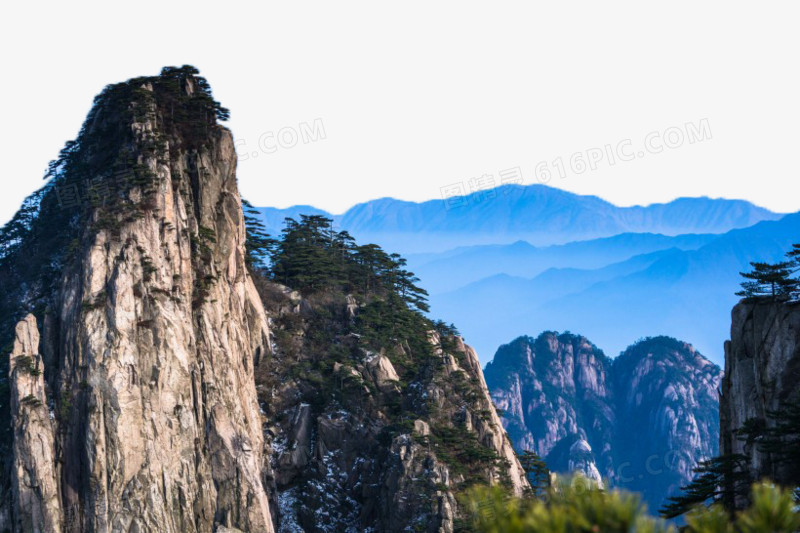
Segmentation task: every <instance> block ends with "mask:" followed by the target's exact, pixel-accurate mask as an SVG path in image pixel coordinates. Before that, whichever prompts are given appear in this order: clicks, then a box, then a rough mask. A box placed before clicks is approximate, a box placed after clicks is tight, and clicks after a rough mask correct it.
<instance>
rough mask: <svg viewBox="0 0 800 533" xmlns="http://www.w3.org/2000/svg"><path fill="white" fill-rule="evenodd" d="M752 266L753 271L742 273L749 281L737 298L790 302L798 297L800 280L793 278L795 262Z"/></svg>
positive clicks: (745, 283)
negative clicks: (789, 300)
mask: <svg viewBox="0 0 800 533" xmlns="http://www.w3.org/2000/svg"><path fill="white" fill-rule="evenodd" d="M790 253H791V252H790ZM750 264H751V265H752V267H753V270H752V271H750V272H741V275H742V277H744V278H745V279H746V280H747V281H744V282H742V290H741V291H739V292H737V293H736V296H741V297H743V298H771V299H772V300H788V299H792V298H794V297H796V296H797V294H798V292H799V291H800V280H797V279H796V278H793V277H792V274H793V273H794V269H793V266H794V263H793V262H791V261H783V262H780V263H760V262H751V263H750Z"/></svg>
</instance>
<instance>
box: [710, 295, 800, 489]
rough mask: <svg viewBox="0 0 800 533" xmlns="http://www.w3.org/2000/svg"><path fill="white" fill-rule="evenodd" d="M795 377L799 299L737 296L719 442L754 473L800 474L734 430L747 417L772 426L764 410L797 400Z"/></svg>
mask: <svg viewBox="0 0 800 533" xmlns="http://www.w3.org/2000/svg"><path fill="white" fill-rule="evenodd" d="M798 383H800V305H798V304H796V303H775V302H767V301H765V302H744V301H743V302H740V303H739V304H738V305H737V306H736V307H734V308H733V312H732V323H731V339H730V340H729V341H728V342H726V343H725V378H724V379H723V380H722V395H721V401H720V417H721V441H720V448H721V450H722V452H723V453H725V454H730V453H736V454H743V455H746V456H747V457H748V460H749V467H750V474H751V475H752V477H753V478H754V479H760V478H764V477H766V478H769V479H772V480H774V481H776V482H778V483H784V484H787V485H792V486H795V485H797V483H798V479H800V471H798V465H797V464H796V463H793V462H787V461H785V460H779V458H778V457H770V455H769V454H766V453H763V452H762V451H760V450H759V449H758V447H757V446H754V445H752V444H748V443H747V442H746V440H745V439H740V438H737V435H736V431H737V430H738V429H741V428H742V427H743V426H744V424H745V422H746V421H748V420H753V421H757V422H759V423H762V424H764V425H765V426H766V427H774V425H775V421H774V419H773V418H772V417H770V416H768V414H769V413H770V412H776V411H779V410H781V408H782V407H783V406H784V405H785V404H787V403H790V404H796V403H797V402H798V401H800V387H798ZM739 503H743V502H739Z"/></svg>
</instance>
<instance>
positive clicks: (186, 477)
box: [3, 69, 273, 533]
mask: <svg viewBox="0 0 800 533" xmlns="http://www.w3.org/2000/svg"><path fill="white" fill-rule="evenodd" d="M194 74H195V72H192V71H191V70H187V69H171V70H170V69H165V72H164V73H163V74H162V76H159V77H154V78H142V79H136V80H132V81H130V82H127V83H124V84H119V85H115V86H110V87H109V88H107V89H106V90H105V91H104V93H103V94H102V95H101V96H100V97H98V99H97V100H96V102H95V107H94V108H93V110H92V112H91V114H90V115H89V118H88V119H87V122H86V124H85V125H84V128H83V130H82V132H81V136H80V137H79V139H78V141H76V143H73V144H71V145H69V146H68V148H67V149H66V150H65V151H64V152H62V158H61V160H60V161H59V162H57V163H56V164H55V165H54V166H53V167H51V170H52V171H53V180H52V181H51V183H50V185H49V186H48V187H47V188H46V189H45V190H44V193H43V197H42V200H41V201H42V205H41V207H40V210H39V211H40V213H41V214H40V219H39V221H38V222H36V223H34V229H33V230H31V234H30V235H28V237H27V238H28V239H30V240H31V241H36V239H38V242H42V241H43V237H42V236H41V235H38V234H35V232H36V231H38V230H36V227H35V224H43V223H44V221H45V219H44V218H42V217H46V216H47V215H48V213H51V212H53V211H54V210H56V209H57V207H56V206H55V200H54V198H56V197H57V196H58V195H61V198H59V202H58V203H59V204H62V205H60V206H59V207H60V208H61V209H68V208H67V206H65V205H63V202H62V201H61V200H63V196H64V195H65V194H66V191H67V190H68V189H67V188H68V187H70V188H71V187H72V186H75V188H76V190H80V191H81V192H83V193H84V194H86V200H87V203H82V204H80V205H77V206H72V207H71V209H72V213H71V215H70V222H71V224H72V228H73V231H72V236H73V240H72V241H71V242H69V243H60V244H61V248H64V247H68V248H69V249H70V252H69V255H68V256H67V255H58V254H59V252H57V251H54V252H53V256H52V257H51V258H49V259H50V261H51V262H58V263H59V264H60V268H59V269H58V275H57V277H54V278H53V279H52V280H50V282H49V283H43V282H42V281H41V280H31V282H30V283H29V287H30V289H29V290H28V291H27V292H20V293H16V294H17V295H19V296H20V298H19V301H18V305H19V310H24V309H25V308H30V307H33V308H34V311H35V314H36V315H38V318H39V323H40V326H42V335H41V346H40V347H39V346H37V344H38V343H37V337H38V333H37V324H36V319H35V318H33V317H32V316H29V317H28V318H26V319H25V320H24V321H23V322H21V323H20V324H19V326H17V329H16V339H17V340H16V342H15V344H14V349H13V351H12V356H11V357H12V359H11V362H10V365H9V366H10V376H11V383H10V388H11V391H12V403H11V405H10V417H11V421H12V424H13V438H12V444H11V449H12V451H13V465H14V467H13V468H12V469H10V471H8V470H7V472H8V473H9V474H10V476H9V477H10V479H8V478H7V479H4V482H5V483H8V484H9V485H10V486H11V487H12V490H11V491H10V493H11V495H12V497H11V498H10V499H8V500H7V501H6V502H4V504H5V505H4V509H5V510H4V512H3V516H5V517H7V519H8V520H9V523H6V527H7V528H9V529H10V530H12V531H15V532H16V531H20V532H22V531H26V532H27V531H48V532H49V531H65V532H109V531H137V532H142V533H143V532H156V531H157V532H181V533H183V532H208V533H211V532H213V531H237V530H242V531H266V532H270V531H272V530H273V527H272V517H271V514H270V510H269V503H268V496H267V492H266V490H265V488H264V479H265V477H266V473H267V472H268V466H267V463H266V461H265V457H264V455H263V435H262V429H261V419H260V415H259V410H258V403H257V397H256V390H255V384H254V368H255V364H256V361H257V359H258V356H259V354H260V353H263V352H264V351H266V350H268V349H269V341H268V339H269V330H268V325H267V318H266V314H265V312H264V309H263V306H262V304H261V301H260V299H259V297H258V294H257V292H256V290H255V288H254V285H253V283H252V280H251V279H250V277H249V275H248V271H247V268H246V265H245V250H244V243H245V226H244V222H243V216H242V210H241V202H240V199H239V194H238V190H237V185H236V176H235V169H236V155H235V152H234V148H233V139H232V136H231V134H230V132H229V131H228V130H226V129H225V128H222V127H220V126H218V125H217V124H216V120H215V108H214V105H213V100H211V98H210V92H209V91H208V90H207V86H206V85H205V82H204V80H202V78H198V77H196V76H195V75H194ZM87 190H88V191H92V190H93V191H95V193H97V191H98V190H101V191H102V193H98V194H96V195H95V196H91V195H90V193H87V192H85V191H87ZM59 216H61V215H60V214H59ZM53 231H59V230H57V229H54V230H53ZM22 246H23V247H22V248H21V250H22V252H24V251H25V250H26V248H25V246H26V243H23V245H22ZM30 247H31V248H32V246H30ZM22 252H20V253H22ZM4 274H5V275H7V276H9V277H13V276H16V277H20V276H22V277H24V276H25V275H26V273H25V272H22V273H19V272H13V269H12V268H7V269H5V270H4ZM8 279H9V278H5V280H8ZM43 287H46V288H47V290H39V291H38V292H37V289H41V288H43ZM5 303H6V304H8V302H5ZM226 528H227V529H226Z"/></svg>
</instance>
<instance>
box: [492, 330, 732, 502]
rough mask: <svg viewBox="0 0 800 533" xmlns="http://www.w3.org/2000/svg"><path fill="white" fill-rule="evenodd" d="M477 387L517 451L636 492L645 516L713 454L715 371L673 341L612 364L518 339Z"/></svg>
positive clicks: (588, 346) (659, 341)
mask: <svg viewBox="0 0 800 533" xmlns="http://www.w3.org/2000/svg"><path fill="white" fill-rule="evenodd" d="M486 379H487V382H488V384H489V388H490V390H491V394H492V399H493V400H494V402H495V404H496V405H497V407H498V408H499V409H500V410H501V411H502V412H503V424H504V425H505V427H506V429H507V431H508V433H509V436H510V438H511V440H512V442H513V443H514V446H515V447H516V448H517V449H518V450H533V451H535V452H536V453H538V454H539V455H540V456H542V457H543V458H545V459H546V461H547V463H548V465H549V466H550V468H552V469H553V470H556V471H562V472H567V471H579V472H581V473H582V474H583V475H585V476H587V477H590V478H595V477H600V478H603V479H605V480H607V482H608V483H609V484H610V485H611V486H617V487H624V488H627V489H631V490H636V491H638V492H642V493H643V495H644V498H645V499H646V501H647V502H648V503H649V504H650V507H651V508H658V507H659V506H660V505H661V504H662V503H663V501H664V499H665V498H666V497H667V496H669V495H671V494H673V493H675V492H676V491H677V490H678V489H679V488H680V486H681V485H684V484H686V482H688V481H689V480H690V479H691V478H692V468H693V467H694V466H695V465H696V463H697V461H699V460H701V459H704V458H708V457H711V456H713V455H716V454H717V452H718V449H719V448H718V438H719V414H718V396H717V389H718V388H719V384H720V379H721V371H720V369H719V368H718V367H717V366H716V365H714V364H713V363H711V362H709V361H708V360H707V359H705V358H704V357H703V356H702V355H700V354H699V353H697V352H696V351H695V350H694V348H692V347H691V345H689V344H686V343H683V342H680V341H677V340H675V339H670V338H668V337H656V338H652V339H646V340H643V341H640V342H638V343H636V344H635V345H633V346H631V347H630V348H628V349H627V350H626V351H625V352H623V353H622V354H621V355H620V356H619V357H617V358H616V359H613V360H612V359H610V358H608V357H607V356H605V354H604V353H603V352H602V351H601V350H599V349H598V348H597V347H596V346H594V345H593V344H592V343H591V342H590V341H589V340H587V339H586V338H584V337H581V336H578V335H573V334H568V333H567V334H560V335H559V334H558V333H555V332H546V333H543V334H542V335H540V336H539V337H538V338H536V339H534V338H531V337H520V338H518V339H516V340H515V341H513V342H511V343H510V344H507V345H504V346H502V347H501V348H500V349H499V350H498V352H497V354H496V355H495V358H494V360H493V361H492V362H491V363H489V364H488V365H487V367H486ZM595 472H596V473H595Z"/></svg>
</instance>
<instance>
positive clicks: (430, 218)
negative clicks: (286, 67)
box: [260, 184, 780, 254]
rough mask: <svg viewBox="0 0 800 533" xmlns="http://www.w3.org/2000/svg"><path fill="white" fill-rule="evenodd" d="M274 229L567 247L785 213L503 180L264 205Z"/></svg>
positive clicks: (397, 240)
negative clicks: (308, 223)
mask: <svg viewBox="0 0 800 533" xmlns="http://www.w3.org/2000/svg"><path fill="white" fill-rule="evenodd" d="M260 211H261V213H262V216H263V218H264V221H265V224H266V226H267V229H268V230H269V231H270V232H273V233H277V232H280V230H281V228H282V227H283V219H284V218H286V217H296V216H298V215H299V214H301V213H302V214H325V215H327V216H330V217H331V218H333V219H334V220H335V222H336V223H337V225H339V226H340V227H341V228H342V229H345V230H347V231H349V232H350V233H352V234H353V235H355V236H356V237H357V238H359V239H361V240H368V241H370V242H377V243H378V244H381V245H383V246H385V247H387V248H390V249H393V250H397V251H398V252H401V253H404V254H411V253H424V252H438V251H441V250H446V249H452V248H455V247H458V246H473V245H480V244H510V243H513V242H515V241H518V240H523V241H527V242H529V243H531V244H534V245H537V246H546V245H551V244H563V243H567V242H571V241H578V240H589V239H597V238H603V237H610V236H613V235H619V234H620V233H659V234H664V235H680V234H687V233H724V232H726V231H730V230H732V229H735V228H744V227H748V226H752V225H753V224H755V223H757V222H760V221H762V220H775V219H777V218H780V215H778V214H775V213H772V212H770V211H768V210H766V209H763V208H760V207H757V206H754V205H753V204H750V203H749V202H745V201H741V200H723V199H711V198H679V199H677V200H674V201H672V202H669V203H665V204H653V205H649V206H634V207H617V206H615V205H613V204H611V203H609V202H606V201H605V200H602V199H601V198H598V197H596V196H581V195H577V194H572V193H569V192H566V191H562V190H560V189H555V188H553V187H548V186H546V185H538V184H537V185H503V186H500V187H497V188H494V189H490V190H486V191H478V192H474V193H472V194H469V195H467V196H463V197H457V198H449V199H442V200H430V201H427V202H422V203H416V202H406V201H402V200H396V199H393V198H382V199H379V200H373V201H370V202H365V203H362V204H358V205H356V206H354V207H352V208H350V209H348V210H347V211H346V212H345V213H344V214H341V215H331V214H330V213H326V212H325V211H323V210H320V209H316V208H313V207H310V206H294V207H290V208H286V209H276V208H270V207H263V208H260Z"/></svg>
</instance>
